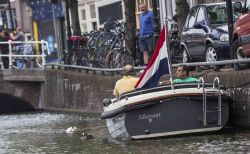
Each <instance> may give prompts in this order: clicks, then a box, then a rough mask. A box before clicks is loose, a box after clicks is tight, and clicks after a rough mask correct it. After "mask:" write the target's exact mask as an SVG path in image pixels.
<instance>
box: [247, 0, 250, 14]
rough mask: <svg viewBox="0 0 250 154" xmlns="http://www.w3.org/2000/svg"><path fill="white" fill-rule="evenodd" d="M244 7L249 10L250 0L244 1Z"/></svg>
mask: <svg viewBox="0 0 250 154" xmlns="http://www.w3.org/2000/svg"><path fill="white" fill-rule="evenodd" d="M246 9H247V11H250V0H247V1H246Z"/></svg>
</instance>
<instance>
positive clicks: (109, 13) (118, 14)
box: [98, 2, 123, 24]
mask: <svg viewBox="0 0 250 154" xmlns="http://www.w3.org/2000/svg"><path fill="white" fill-rule="evenodd" d="M98 10H99V11H98V12H99V20H100V24H103V23H104V22H105V21H106V20H107V19H109V18H114V19H116V20H122V19H123V16H122V3H121V2H116V3H112V4H109V5H105V6H102V7H99V8H98Z"/></svg>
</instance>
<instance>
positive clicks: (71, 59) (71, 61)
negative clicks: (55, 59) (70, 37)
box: [67, 50, 77, 65]
mask: <svg viewBox="0 0 250 154" xmlns="http://www.w3.org/2000/svg"><path fill="white" fill-rule="evenodd" d="M67 64H68V65H77V52H76V50H71V51H70V53H69V55H68V60H67Z"/></svg>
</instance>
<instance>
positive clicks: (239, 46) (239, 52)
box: [231, 0, 250, 65]
mask: <svg viewBox="0 0 250 154" xmlns="http://www.w3.org/2000/svg"><path fill="white" fill-rule="evenodd" d="M234 10H235V11H236V12H239V13H241V15H240V16H239V18H238V19H237V20H236V21H235V24H234V29H233V37H232V40H233V43H232V46H231V56H232V58H235V59H243V58H249V57H250V0H245V3H244V6H243V7H242V4H241V3H240V2H236V3H235V4H234ZM240 65H246V63H245V64H240Z"/></svg>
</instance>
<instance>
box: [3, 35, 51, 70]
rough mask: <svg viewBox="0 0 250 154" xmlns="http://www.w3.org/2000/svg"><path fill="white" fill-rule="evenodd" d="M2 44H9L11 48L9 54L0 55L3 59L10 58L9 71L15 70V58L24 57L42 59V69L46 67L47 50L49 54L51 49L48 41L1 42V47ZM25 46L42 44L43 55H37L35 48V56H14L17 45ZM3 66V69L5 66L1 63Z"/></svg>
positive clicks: (21, 54)
mask: <svg viewBox="0 0 250 154" xmlns="http://www.w3.org/2000/svg"><path fill="white" fill-rule="evenodd" d="M1 44H8V46H9V51H8V52H9V54H0V58H2V57H9V69H11V68H13V67H12V66H13V60H15V58H17V57H22V58H28V57H34V58H41V59H42V67H43V68H44V66H45V63H46V59H45V58H46V54H45V50H47V51H48V53H50V52H49V47H48V42H47V41H44V40H41V41H24V42H22V41H11V40H9V41H8V42H0V45H1ZM21 44H23V45H24V46H25V45H27V44H40V45H41V50H42V51H41V53H36V50H35V48H34V49H33V50H34V51H35V54H24V53H20V54H14V52H13V51H15V50H14V49H13V47H14V46H17V45H21ZM1 65H2V68H3V64H2V61H1Z"/></svg>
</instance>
